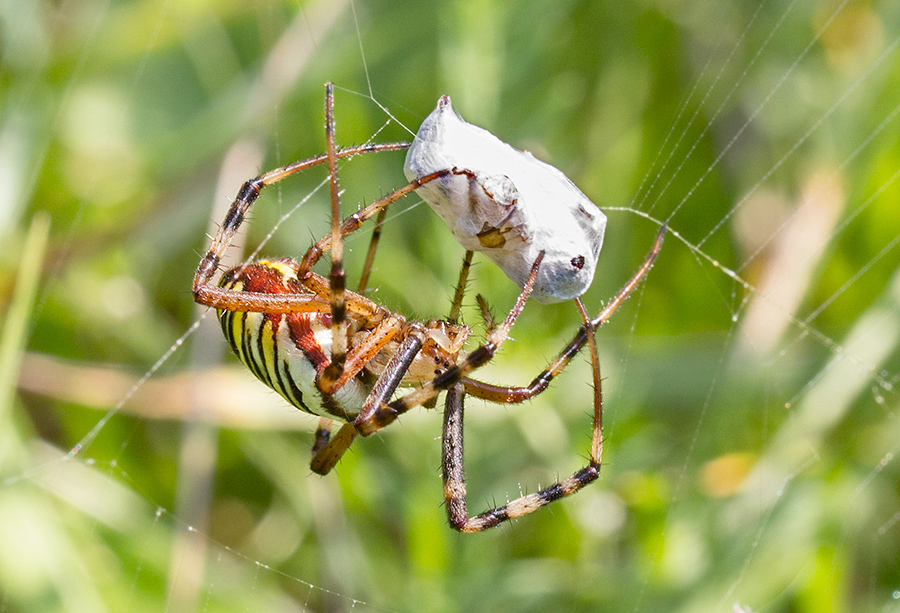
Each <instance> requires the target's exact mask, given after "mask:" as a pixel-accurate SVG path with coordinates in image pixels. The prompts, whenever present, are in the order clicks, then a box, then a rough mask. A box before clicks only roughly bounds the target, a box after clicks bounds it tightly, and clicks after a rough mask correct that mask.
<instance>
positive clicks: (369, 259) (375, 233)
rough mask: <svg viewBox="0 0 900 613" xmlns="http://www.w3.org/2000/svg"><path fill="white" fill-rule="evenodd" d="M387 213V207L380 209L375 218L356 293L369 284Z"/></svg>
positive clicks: (361, 292) (363, 291) (362, 291)
mask: <svg viewBox="0 0 900 613" xmlns="http://www.w3.org/2000/svg"><path fill="white" fill-rule="evenodd" d="M386 215H387V207H386V206H385V207H384V208H383V209H381V210H380V211H378V217H377V218H376V219H375V228H374V229H373V230H372V240H371V241H369V251H368V252H367V253H366V262H365V264H363V270H362V274H361V275H360V276H359V284H358V285H357V286H356V293H357V294H363V293H365V291H366V286H367V285H368V284H369V273H370V272H371V271H372V264H373V263H374V262H375V250H376V249H377V248H378V241H379V240H380V239H381V228H382V226H383V225H384V218H385V216H386Z"/></svg>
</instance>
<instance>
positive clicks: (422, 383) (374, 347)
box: [193, 83, 665, 532]
mask: <svg viewBox="0 0 900 613" xmlns="http://www.w3.org/2000/svg"><path fill="white" fill-rule="evenodd" d="M333 100H334V95H333V87H332V85H331V84H330V83H329V84H327V85H326V90H325V134H326V142H327V152H326V153H325V154H323V155H319V156H318V157H315V158H312V159H309V160H305V161H301V162H296V163H294V164H290V165H288V166H284V167H282V168H277V169H275V170H271V171H269V172H266V173H264V174H262V175H260V176H259V177H256V178H255V179H252V180H250V181H248V182H247V183H245V184H244V185H243V187H241V189H240V191H239V192H238V194H237V197H236V198H235V200H234V202H233V203H232V205H231V208H230V210H229V211H228V214H227V215H226V217H225V220H224V222H223V223H222V226H221V228H220V229H219V232H218V233H217V234H216V236H215V237H214V238H213V241H212V244H211V246H210V248H209V250H208V251H207V253H206V255H205V256H204V257H203V259H202V260H201V261H200V264H199V265H198V267H197V272H196V274H195V276H194V281H193V294H194V299H195V300H196V301H197V302H199V303H200V304H204V305H207V306H210V307H214V308H215V309H217V311H218V314H219V319H220V322H221V324H222V330H223V331H224V333H225V337H226V339H227V340H228V343H229V344H230V345H231V348H232V349H233V350H234V352H235V354H236V355H237V356H238V358H239V359H240V360H241V361H242V362H243V363H244V364H245V365H246V366H247V367H248V368H249V369H250V370H251V372H253V374H254V375H256V377H258V378H259V379H260V380H261V381H262V382H263V383H265V384H266V385H268V386H269V387H271V388H272V389H274V390H275V391H276V392H278V393H279V394H281V396H283V397H284V398H285V399H286V400H287V401H288V402H289V403H291V404H292V405H294V406H296V407H297V408H299V409H301V410H303V411H306V412H308V413H312V414H315V415H319V416H320V422H319V427H318V429H317V431H316V439H315V443H314V446H313V458H312V462H311V468H312V470H313V471H314V472H316V473H318V474H322V475H324V474H326V473H328V472H329V471H330V470H331V469H332V468H333V467H334V466H335V464H336V463H337V462H338V460H339V459H340V458H341V456H342V455H343V454H344V452H345V451H346V450H347V449H348V448H349V447H350V445H351V444H352V442H353V440H354V439H355V438H356V436H357V435H358V434H361V435H363V436H368V435H370V434H372V433H373V432H376V431H378V430H380V429H381V428H383V427H385V426H387V425H388V424H390V423H391V422H393V421H394V420H395V419H397V417H398V416H400V415H402V414H403V413H405V412H407V411H409V410H410V409H412V408H414V407H417V406H420V405H430V404H432V403H434V402H435V400H436V398H437V396H438V394H439V393H440V392H442V391H447V398H446V402H445V410H444V430H443V437H442V440H443V461H442V467H443V470H442V472H443V480H444V499H445V502H446V504H447V514H448V517H449V521H450V524H451V526H452V527H453V528H455V529H457V530H460V531H462V532H478V531H481V530H485V529H487V528H491V527H493V526H496V525H498V524H499V523H501V522H503V521H505V520H508V519H511V518H513V517H518V516H521V515H524V514H526V513H530V512H532V511H534V510H536V509H538V508H539V507H542V506H544V505H546V504H548V503H550V502H552V501H554V500H557V499H559V498H562V497H564V496H568V495H569V494H573V493H575V492H577V491H578V490H580V489H581V488H582V487H584V486H585V485H587V484H588V483H590V482H592V481H594V480H595V479H597V477H598V476H599V470H600V463H601V455H602V444H603V439H602V434H601V426H602V396H601V388H600V376H599V365H598V360H597V353H596V346H595V343H594V338H593V336H594V331H595V330H596V329H597V327H599V326H600V325H601V324H603V323H605V322H606V321H607V320H608V319H609V317H610V316H611V315H612V313H613V312H614V311H615V310H616V309H617V308H618V307H619V305H620V304H621V303H622V302H623V301H624V300H625V299H626V298H627V297H628V295H629V294H630V293H631V292H632V291H633V290H634V289H635V287H636V286H637V285H638V284H639V283H640V281H641V280H642V279H643V278H644V276H645V275H646V274H647V273H648V272H649V270H650V268H651V267H652V265H653V262H654V261H655V259H656V256H657V254H658V252H659V250H660V248H661V246H662V239H663V235H664V232H665V229H663V230H661V231H660V233H659V235H658V236H657V238H656V241H655V242H654V244H653V247H652V249H651V251H650V253H649V254H648V255H647V257H646V259H645V260H644V262H643V263H642V264H641V266H640V268H639V269H638V271H637V272H636V273H635V274H634V276H633V277H632V278H631V279H630V280H629V281H628V282H627V283H626V284H625V286H624V287H623V288H622V289H621V290H620V291H619V292H618V293H617V294H616V295H615V296H614V297H613V298H612V300H611V301H610V302H609V304H607V305H606V307H604V308H603V310H601V311H600V313H599V314H598V315H597V316H596V317H594V318H593V319H591V318H589V317H588V315H587V312H586V310H585V309H584V306H583V305H582V304H581V301H580V300H578V299H576V304H577V306H578V308H579V311H580V313H581V315H582V319H583V321H584V324H583V325H582V326H581V328H580V329H579V330H578V332H577V334H576V335H575V337H574V338H573V339H572V340H571V341H570V342H569V344H568V345H567V346H566V347H565V348H564V349H563V350H562V351H561V352H560V354H559V355H558V356H557V358H556V359H555V360H553V361H552V362H551V363H550V364H549V365H548V366H547V368H546V369H545V370H544V371H543V372H542V373H540V374H539V375H538V376H537V377H536V378H535V379H534V380H533V381H532V382H531V383H530V384H529V385H527V386H525V387H506V386H497V385H492V384H488V383H484V382H482V381H478V380H476V379H472V378H471V377H470V376H469V375H470V374H471V373H472V372H473V371H474V370H476V369H477V368H479V367H481V366H483V365H484V364H486V363H487V362H489V361H490V360H491V359H492V358H493V357H494V354H495V353H496V352H497V350H498V348H499V347H500V345H501V344H502V343H503V341H504V340H505V339H506V337H507V335H508V334H509V330H510V328H511V327H512V325H513V323H514V322H515V321H516V318H517V317H518V315H519V314H520V313H521V311H522V309H523V307H524V305H525V302H526V300H527V299H528V296H529V294H530V293H531V291H532V288H533V287H534V284H535V280H536V278H537V275H538V272H539V270H540V265H541V260H542V259H543V252H542V253H540V254H538V256H537V257H536V258H535V261H534V262H533V263H532V265H531V272H530V275H529V276H528V279H527V280H526V282H525V284H524V287H523V288H522V291H521V293H520V294H519V297H518V299H517V300H516V303H515V305H514V306H513V308H512V309H511V310H510V312H509V314H508V315H507V316H506V318H505V319H504V321H503V322H502V323H501V324H500V325H498V326H496V327H492V328H491V329H490V330H489V331H488V333H487V337H486V339H485V342H484V344H482V345H481V346H480V347H478V348H477V349H475V350H473V351H471V352H469V353H467V354H466V353H465V352H463V351H462V348H463V345H464V344H465V341H466V340H467V338H468V336H469V334H470V332H471V331H470V329H469V328H468V327H467V326H465V325H461V324H459V323H458V317H459V310H460V305H461V302H462V298H463V294H464V291H465V283H466V277H467V274H468V269H469V265H470V263H471V259H472V253H471V252H467V253H466V258H465V260H464V263H463V268H462V271H461V273H460V279H459V283H458V285H457V290H456V296H455V298H454V301H453V305H452V307H451V315H450V317H449V318H448V319H447V320H431V321H428V322H419V321H412V320H407V319H406V318H404V317H403V316H401V315H399V314H397V313H392V312H391V311H389V310H387V309H385V308H384V307H382V306H380V305H378V304H376V303H375V302H373V301H371V300H369V299H367V298H365V297H364V296H363V295H361V290H360V293H357V292H352V291H349V290H347V289H346V284H345V275H344V268H343V263H342V262H343V243H342V242H343V238H344V237H345V236H347V235H349V234H350V233H352V232H354V231H356V230H357V229H358V228H360V226H361V225H362V224H363V222H365V221H366V220H367V219H369V218H371V217H373V216H374V215H376V214H379V216H380V218H381V219H383V214H384V211H385V208H386V207H387V206H388V205H389V204H390V203H392V202H394V201H396V200H397V199H399V198H401V197H403V196H405V195H406V194H408V193H410V192H412V191H413V190H415V189H416V188H418V187H420V186H422V185H425V184H426V183H429V182H431V181H434V180H436V179H439V178H441V177H445V176H447V175H448V174H449V173H450V172H452V170H453V169H447V170H440V171H437V172H433V173H431V174H429V175H426V176H423V177H420V178H418V179H416V180H414V181H412V182H410V183H408V184H407V185H405V186H404V187H401V188H400V189H398V190H396V191H394V192H392V193H390V194H388V195H387V196H384V197H383V198H381V199H379V200H378V201H376V202H374V203H372V204H370V205H369V206H367V207H365V208H363V209H362V210H360V211H358V212H356V213H354V214H353V215H351V216H350V217H348V218H346V219H344V220H343V221H341V213H340V199H339V195H338V194H339V189H338V176H337V161H338V159H341V158H350V157H352V156H355V155H359V154H363V153H370V152H383V151H398V150H404V149H407V148H408V147H409V143H384V144H369V145H362V146H358V147H348V148H344V149H338V148H337V147H336V145H335V137H334V118H333V107H334V102H333ZM323 163H327V164H328V170H329V176H330V187H331V219H332V227H331V233H330V234H329V235H327V236H325V237H323V238H321V239H320V240H318V241H317V242H316V243H315V244H313V245H312V246H311V247H310V248H309V250H308V251H307V252H306V254H305V255H304V256H303V258H302V259H301V260H300V261H299V262H298V261H296V260H293V259H279V260H260V261H256V262H250V263H246V264H242V265H240V266H237V267H235V268H232V269H231V270H228V271H227V272H225V273H224V274H223V275H222V277H221V279H220V280H219V282H218V285H216V284H214V283H213V282H212V279H213V276H214V275H215V273H216V271H217V270H218V268H219V265H220V262H221V260H222V256H223V255H224V253H225V251H226V249H227V248H228V247H229V245H230V244H231V241H232V239H233V237H234V235H235V232H236V231H237V230H238V228H239V227H240V225H241V223H242V222H243V220H244V218H245V216H246V214H247V211H248V209H249V208H250V206H251V205H252V204H253V203H254V201H255V200H256V199H257V197H258V196H259V194H260V192H261V190H262V188H264V187H266V186H268V185H272V184H273V183H276V182H278V181H281V180H282V179H284V178H286V177H288V176H289V175H292V174H294V173H296V172H300V171H302V170H306V169H307V168H310V167H312V166H316V165H319V164H323ZM377 235H378V233H377V232H376V233H375V234H374V235H373V241H372V245H371V246H370V250H369V257H368V258H367V262H366V266H365V270H364V272H363V278H366V277H367V276H368V271H369V269H370V266H371V257H372V255H373V254H374V247H375V244H376V241H377ZM329 250H330V251H331V272H330V275H329V277H328V278H327V279H326V278H325V277H322V276H321V275H318V274H316V273H314V272H313V271H312V267H313V265H314V264H315V263H316V262H317V261H318V260H319V259H320V258H321V257H322V256H323V255H324V254H325V252H327V251H329ZM363 284H364V282H363ZM586 342H587V343H588V344H589V345H590V347H591V359H592V365H593V375H594V387H595V398H594V418H593V434H592V444H591V454H590V461H589V463H588V465H587V466H586V467H585V468H583V469H581V470H579V471H577V472H576V473H574V474H573V475H572V476H570V477H568V478H567V479H564V480H562V481H560V482H558V483H555V484H553V485H551V486H550V487H547V488H545V489H542V490H540V491H538V492H536V493H533V494H528V495H524V496H521V497H519V498H517V499H515V500H513V501H511V502H509V503H507V504H506V505H503V506H500V507H497V508H493V509H489V510H487V511H485V512H483V513H481V514H480V515H476V516H474V517H470V516H469V515H468V512H467V509H466V488H465V476H464V468H463V399H464V396H465V394H470V395H472V396H475V397H478V398H483V399H486V400H490V401H492V402H498V403H504V404H515V403H520V402H523V401H525V400H527V399H529V398H533V397H534V396H536V395H538V394H540V393H541V392H542V391H544V390H545V389H546V388H547V386H548V385H549V383H550V381H551V380H552V379H553V378H554V377H555V376H556V375H557V374H559V373H560V372H561V371H562V370H563V369H564V368H565V366H566V365H567V364H568V363H569V361H570V360H571V359H572V357H573V356H574V355H575V354H576V353H577V352H578V351H579V350H580V349H581V348H582V347H583V346H584V344H585V343H586ZM399 386H406V387H413V389H412V391H409V392H406V393H405V394H403V395H400V396H399V397H396V398H394V393H395V391H396V389H397V388H398V387H399ZM335 419H337V420H340V421H341V422H343V425H342V426H341V428H340V429H339V430H338V431H337V433H336V434H335V436H333V437H332V436H331V426H332V422H333V420H335Z"/></svg>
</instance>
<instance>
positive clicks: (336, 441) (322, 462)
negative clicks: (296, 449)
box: [310, 322, 425, 475]
mask: <svg viewBox="0 0 900 613" xmlns="http://www.w3.org/2000/svg"><path fill="white" fill-rule="evenodd" d="M404 335H405V338H404V339H403V341H402V342H401V343H400V346H399V347H398V348H397V352H396V353H395V354H394V355H393V356H391V359H390V360H389V361H388V363H387V366H385V368H384V370H383V371H382V372H381V374H380V375H379V376H378V379H377V380H376V381H375V385H373V386H372V391H371V392H370V393H369V396H368V397H367V398H366V401H365V403H364V404H363V406H362V409H361V410H360V412H359V415H358V416H357V418H356V421H355V422H353V423H346V424H344V425H343V426H341V429H340V430H338V433H337V435H335V436H334V437H333V438H332V439H331V440H326V443H325V444H324V445H322V446H321V447H319V448H318V449H317V448H315V447H314V449H313V459H312V463H311V464H310V468H312V470H313V472H315V473H318V474H320V475H325V474H328V472H329V471H331V469H332V468H334V466H335V464H337V463H338V460H340V459H341V456H343V455H344V452H345V451H347V449H349V448H350V445H351V444H352V443H353V440H354V439H355V438H356V435H357V434H358V430H357V426H356V424H358V423H360V422H361V421H365V420H366V419H367V417H368V416H370V415H371V414H372V413H373V412H374V411H375V410H376V408H377V407H379V406H381V405H382V404H383V403H384V402H385V401H386V400H388V399H390V397H391V396H392V395H393V393H394V391H396V389H397V386H398V385H400V382H401V381H402V380H403V376H404V375H405V374H406V372H407V371H408V370H409V365H410V364H412V361H413V360H414V359H415V357H416V355H417V354H418V353H419V351H421V349H422V345H423V344H424V338H425V329H424V326H422V324H420V323H418V322H411V323H410V324H409V325H408V327H407V329H406V330H405V331H404ZM316 435H317V436H316V440H317V442H318V440H319V436H318V432H317V433H316Z"/></svg>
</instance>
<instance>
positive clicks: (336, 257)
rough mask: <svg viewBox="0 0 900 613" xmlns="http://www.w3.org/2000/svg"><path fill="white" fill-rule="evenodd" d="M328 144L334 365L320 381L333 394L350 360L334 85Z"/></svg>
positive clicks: (329, 87)
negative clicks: (335, 143) (335, 131)
mask: <svg viewBox="0 0 900 613" xmlns="http://www.w3.org/2000/svg"><path fill="white" fill-rule="evenodd" d="M325 142H326V147H327V149H326V151H327V153H328V178H329V181H328V182H329V184H330V186H331V274H330V275H329V277H328V281H329V283H328V285H329V289H330V292H329V293H330V295H331V363H330V364H328V366H326V367H325V370H324V371H323V372H322V376H321V377H320V378H319V381H318V384H319V389H321V390H322V391H323V392H325V393H331V392H332V391H333V390H334V389H335V386H336V384H337V382H338V379H339V378H340V376H341V374H342V373H343V372H344V361H345V360H346V358H347V317H346V315H347V304H346V300H345V298H344V291H345V289H346V284H347V281H346V273H345V272H344V242H343V241H342V240H341V238H342V237H341V223H340V222H341V219H342V218H341V200H340V193H339V191H340V187H339V186H338V175H337V157H336V156H335V146H334V84H333V83H327V84H326V85H325Z"/></svg>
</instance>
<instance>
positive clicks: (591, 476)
mask: <svg viewBox="0 0 900 613" xmlns="http://www.w3.org/2000/svg"><path fill="white" fill-rule="evenodd" d="M665 233H666V227H665V226H663V227H662V228H661V229H660V231H659V233H658V234H657V236H656V240H655V241H654V243H653V246H652V248H651V250H650V252H649V253H648V254H647V257H646V258H645V259H644V262H643V263H642V264H641V266H640V268H639V269H638V271H637V272H636V273H635V274H634V275H633V276H632V277H631V279H630V280H629V281H628V282H627V283H626V284H625V285H624V286H623V287H622V289H621V290H619V292H618V293H617V294H616V295H615V296H614V297H613V298H612V300H610V301H609V304H608V305H607V306H606V307H605V308H604V309H602V310H601V312H600V313H599V314H598V315H597V317H595V318H594V319H590V317H589V315H588V313H587V310H586V309H585V307H584V304H583V303H582V302H581V299H580V298H576V299H575V305H576V306H577V307H578V312H579V313H580V315H581V319H582V321H583V322H584V324H583V325H582V327H581V329H580V330H579V331H578V334H577V335H576V336H575V338H574V339H573V340H572V342H570V343H569V345H567V346H566V348H565V349H564V350H563V351H562V352H561V353H560V355H559V356H558V357H557V358H556V359H555V360H554V361H553V362H552V363H551V364H550V365H549V366H548V367H547V369H545V370H544V372H542V373H541V374H540V375H539V376H538V377H537V378H535V379H534V381H533V382H532V383H531V385H529V386H528V387H526V388H502V387H498V386H492V385H489V384H486V383H482V382H480V381H475V380H472V379H463V380H462V381H459V382H457V383H455V384H454V385H453V386H452V387H451V388H450V389H449V390H448V391H447V398H446V401H445V403H444V429H443V437H442V461H441V473H442V477H443V481H444V503H445V505H446V508H447V519H448V521H449V522H450V526H451V527H453V528H454V529H455V530H458V531H460V532H467V533H471V532H481V531H482V530H487V529H488V528H493V527H495V526H497V525H499V524H501V523H503V522H504V521H507V520H510V519H514V518H516V517H521V516H522V515H527V514H528V513H532V512H533V511H536V510H538V509H539V508H541V507H543V506H546V505H548V504H550V503H551V502H554V501H556V500H559V499H560V498H564V497H566V496H570V495H572V494H574V493H576V492H578V491H579V490H580V489H581V488H583V487H585V486H586V485H588V484H589V483H592V482H593V481H596V480H597V478H598V477H599V476H600V466H601V464H602V460H603V388H602V380H601V377H600V360H599V356H598V352H597V342H596V339H595V332H596V330H597V328H598V327H599V326H600V325H602V324H604V323H606V322H607V321H608V320H609V318H610V317H611V316H612V314H613V313H614V312H615V311H616V309H618V307H619V306H620V305H621V304H622V303H623V302H624V301H625V299H626V298H628V296H629V295H630V294H631V293H632V292H633V291H634V289H635V288H636V287H637V285H638V284H639V283H640V282H641V280H642V279H643V278H644V277H645V276H646V275H647V273H648V272H649V271H650V269H651V268H652V267H653V263H654V262H655V260H656V257H657V255H658V254H659V251H660V249H661V248H662V241H663V238H664V236H665ZM585 343H587V344H588V347H589V350H590V354H591V373H592V379H593V387H594V414H593V423H592V430H591V452H590V457H589V460H588V464H587V465H586V466H584V467H583V468H581V469H579V470H577V471H576V472H574V473H572V475H570V476H569V477H568V478H566V479H563V480H561V481H557V482H555V483H553V484H552V485H550V486H549V487H545V488H543V489H541V490H539V491H537V492H534V493H532V494H524V495H522V496H520V497H518V498H516V499H514V500H511V501H509V502H507V503H506V504H505V505H502V506H499V507H494V508H491V509H487V510H486V511H483V512H482V513H479V514H478V515H475V516H473V517H470V516H469V513H468V505H467V502H466V477H465V461H464V454H463V450H464V446H463V421H464V412H465V405H464V403H465V395H466V393H467V392H470V390H474V393H472V395H475V396H478V395H480V396H481V397H482V398H487V399H489V400H492V401H494V402H499V403H508V404H512V403H518V402H523V401H524V400H526V399H528V398H532V397H534V396H536V395H537V394H540V393H541V392H542V391H544V390H545V389H546V388H547V386H548V385H549V383H550V381H551V380H552V379H553V378H554V377H555V376H556V375H557V374H559V373H560V372H561V371H562V370H563V369H564V368H565V367H566V365H567V364H568V363H569V361H571V359H572V357H573V356H574V355H575V354H576V353H577V352H578V351H579V350H580V349H581V348H582V347H583V346H584V344H585ZM470 393H471V392H470Z"/></svg>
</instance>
